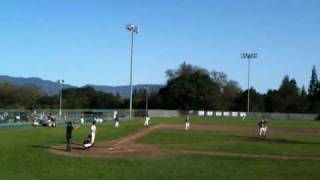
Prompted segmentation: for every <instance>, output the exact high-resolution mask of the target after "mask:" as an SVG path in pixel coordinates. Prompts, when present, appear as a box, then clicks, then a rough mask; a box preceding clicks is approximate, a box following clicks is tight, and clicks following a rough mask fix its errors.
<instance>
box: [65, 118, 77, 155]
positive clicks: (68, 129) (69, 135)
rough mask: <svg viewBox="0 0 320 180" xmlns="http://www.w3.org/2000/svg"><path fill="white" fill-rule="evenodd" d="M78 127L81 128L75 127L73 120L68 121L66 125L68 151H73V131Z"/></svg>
mask: <svg viewBox="0 0 320 180" xmlns="http://www.w3.org/2000/svg"><path fill="white" fill-rule="evenodd" d="M78 128H79V126H76V127H73V126H72V122H71V121H69V122H67V127H66V140H67V144H66V149H67V151H71V143H72V131H73V130H74V129H78Z"/></svg>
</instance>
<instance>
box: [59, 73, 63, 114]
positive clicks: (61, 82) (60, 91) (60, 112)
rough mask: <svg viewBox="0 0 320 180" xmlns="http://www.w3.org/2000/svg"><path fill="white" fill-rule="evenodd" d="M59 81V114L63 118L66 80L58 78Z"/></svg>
mask: <svg viewBox="0 0 320 180" xmlns="http://www.w3.org/2000/svg"><path fill="white" fill-rule="evenodd" d="M58 83H59V116H60V119H61V116H62V85H63V83H64V80H63V79H62V80H58Z"/></svg>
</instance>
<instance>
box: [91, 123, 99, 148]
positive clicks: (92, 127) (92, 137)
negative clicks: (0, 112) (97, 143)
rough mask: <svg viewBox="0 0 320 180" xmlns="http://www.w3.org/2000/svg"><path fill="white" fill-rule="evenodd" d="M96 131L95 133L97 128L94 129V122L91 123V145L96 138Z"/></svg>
mask: <svg viewBox="0 0 320 180" xmlns="http://www.w3.org/2000/svg"><path fill="white" fill-rule="evenodd" d="M96 131H97V127H96V121H92V125H91V128H90V133H91V143H92V144H94V140H95V138H96Z"/></svg>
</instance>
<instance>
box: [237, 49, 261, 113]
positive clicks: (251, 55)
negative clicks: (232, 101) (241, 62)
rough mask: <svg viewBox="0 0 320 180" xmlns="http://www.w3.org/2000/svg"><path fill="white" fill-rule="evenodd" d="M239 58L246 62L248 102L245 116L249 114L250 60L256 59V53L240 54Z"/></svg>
mask: <svg viewBox="0 0 320 180" xmlns="http://www.w3.org/2000/svg"><path fill="white" fill-rule="evenodd" d="M240 57H241V58H242V59H247V60H248V101H247V116H248V115H249V112H250V60H251V59H255V58H258V53H241V54H240Z"/></svg>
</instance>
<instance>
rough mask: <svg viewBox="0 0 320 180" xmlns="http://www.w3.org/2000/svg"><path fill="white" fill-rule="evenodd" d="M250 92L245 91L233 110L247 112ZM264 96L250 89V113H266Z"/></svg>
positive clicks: (237, 99) (236, 100) (236, 101)
mask: <svg viewBox="0 0 320 180" xmlns="http://www.w3.org/2000/svg"><path fill="white" fill-rule="evenodd" d="M247 102H248V90H246V91H243V92H242V93H240V94H239V95H238V97H237V98H236V99H235V102H234V107H233V108H232V109H233V110H236V111H245V112H246V111H247ZM264 109H265V108H264V96H263V95H261V94H259V93H258V92H257V91H256V90H255V89H253V88H250V112H264Z"/></svg>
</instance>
